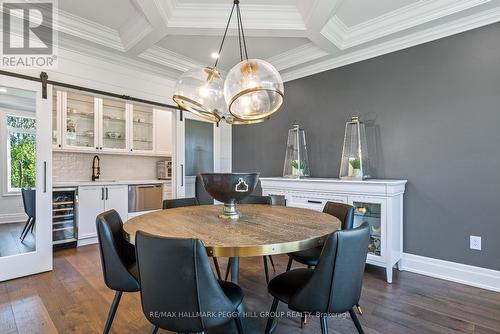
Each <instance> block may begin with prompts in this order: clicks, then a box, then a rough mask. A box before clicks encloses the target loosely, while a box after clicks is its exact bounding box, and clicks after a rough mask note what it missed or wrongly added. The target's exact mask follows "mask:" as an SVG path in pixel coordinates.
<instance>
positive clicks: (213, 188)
mask: <svg viewBox="0 0 500 334" xmlns="http://www.w3.org/2000/svg"><path fill="white" fill-rule="evenodd" d="M200 175H201V179H202V180H203V186H204V187H205V190H206V191H207V192H208V193H209V194H210V195H211V196H212V197H213V198H215V199H216V200H218V201H219V202H223V203H224V207H223V209H222V214H220V215H219V217H220V218H224V219H232V220H237V219H238V218H240V214H239V212H238V210H237V208H236V203H237V202H239V201H241V200H242V199H243V198H245V197H247V196H248V195H250V194H251V193H252V192H253V190H254V189H255V186H256V185H257V182H258V181H259V173H201V174H200Z"/></svg>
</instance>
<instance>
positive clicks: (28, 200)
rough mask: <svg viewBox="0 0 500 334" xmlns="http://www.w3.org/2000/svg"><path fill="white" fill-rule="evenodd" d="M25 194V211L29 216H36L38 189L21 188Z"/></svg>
mask: <svg viewBox="0 0 500 334" xmlns="http://www.w3.org/2000/svg"><path fill="white" fill-rule="evenodd" d="M21 194H22V195H23V206H24V212H25V213H26V214H27V215H28V217H31V218H36V190H35V189H25V188H23V189H21Z"/></svg>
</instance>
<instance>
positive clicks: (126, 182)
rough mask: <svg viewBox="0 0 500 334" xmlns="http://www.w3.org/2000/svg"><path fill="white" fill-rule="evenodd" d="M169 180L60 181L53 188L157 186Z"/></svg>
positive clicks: (53, 184)
mask: <svg viewBox="0 0 500 334" xmlns="http://www.w3.org/2000/svg"><path fill="white" fill-rule="evenodd" d="M169 182H172V181H171V180H155V179H153V180H97V181H61V182H53V183H52V187H53V188H65V187H82V186H102V185H108V186H109V185H134V184H159V183H169Z"/></svg>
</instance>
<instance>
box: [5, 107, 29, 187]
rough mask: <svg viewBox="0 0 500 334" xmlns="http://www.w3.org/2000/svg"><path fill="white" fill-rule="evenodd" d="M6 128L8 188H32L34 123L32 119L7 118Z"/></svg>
mask: <svg viewBox="0 0 500 334" xmlns="http://www.w3.org/2000/svg"><path fill="white" fill-rule="evenodd" d="M7 127H9V128H11V130H10V131H9V144H10V170H11V171H10V187H11V188H33V187H35V183H36V170H35V168H36V166H35V160H36V138H35V135H34V134H33V133H34V132H33V131H32V130H34V129H35V128H36V121H35V119H33V118H27V117H18V116H7ZM17 129H19V130H17ZM16 130H17V131H16ZM23 130H28V131H23ZM30 130H31V131H30Z"/></svg>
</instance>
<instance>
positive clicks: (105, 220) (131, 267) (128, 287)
mask: <svg viewBox="0 0 500 334" xmlns="http://www.w3.org/2000/svg"><path fill="white" fill-rule="evenodd" d="M96 225H97V239H98V240H99V252H100V254H101V264H102V273H103V275H104V282H105V283H106V286H107V287H108V288H110V289H111V290H115V291H116V293H115V297H114V298H113V302H112V303H111V307H110V309H109V313H108V318H107V320H106V324H105V325H104V330H103V333H105V334H106V333H109V330H110V329H111V325H112V323H113V319H114V317H115V314H116V310H117V309H118V304H119V303H120V299H121V297H122V293H123V292H124V291H125V292H136V291H139V290H140V286H139V281H138V278H137V277H138V272H137V265H136V261H135V250H134V246H133V245H131V244H130V243H128V242H127V241H126V240H125V238H124V237H123V223H122V219H121V218H120V215H119V214H118V212H116V211H115V210H109V211H106V212H104V213H101V214H100V215H98V216H97V218H96Z"/></svg>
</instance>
